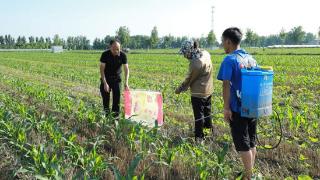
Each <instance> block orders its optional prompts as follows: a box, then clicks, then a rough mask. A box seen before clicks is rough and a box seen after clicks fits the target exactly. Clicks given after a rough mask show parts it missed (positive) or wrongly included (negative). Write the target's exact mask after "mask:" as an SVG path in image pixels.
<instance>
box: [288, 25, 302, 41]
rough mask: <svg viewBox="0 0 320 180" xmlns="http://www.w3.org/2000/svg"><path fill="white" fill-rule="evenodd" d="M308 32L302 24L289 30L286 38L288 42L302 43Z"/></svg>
mask: <svg viewBox="0 0 320 180" xmlns="http://www.w3.org/2000/svg"><path fill="white" fill-rule="evenodd" d="M305 34H306V32H304V31H303V29H302V26H298V27H294V28H292V29H291V31H290V32H288V36H287V38H286V43H287V44H302V43H303V41H304V37H305Z"/></svg>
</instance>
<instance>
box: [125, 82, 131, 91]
mask: <svg viewBox="0 0 320 180" xmlns="http://www.w3.org/2000/svg"><path fill="white" fill-rule="evenodd" d="M124 90H125V91H130V88H129V85H128V84H127V83H126V84H125V85H124Z"/></svg>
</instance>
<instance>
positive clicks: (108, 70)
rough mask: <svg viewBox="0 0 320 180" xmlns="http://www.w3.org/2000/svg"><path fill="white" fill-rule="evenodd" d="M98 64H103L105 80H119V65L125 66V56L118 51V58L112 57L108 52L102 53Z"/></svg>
mask: <svg viewBox="0 0 320 180" xmlns="http://www.w3.org/2000/svg"><path fill="white" fill-rule="evenodd" d="M100 62H102V63H105V64H106V67H105V71H104V74H105V76H106V78H109V77H112V78H119V79H120V77H121V72H122V71H121V65H123V64H127V63H128V62H127V55H126V54H125V53H124V52H122V51H120V55H119V56H113V55H112V53H111V51H110V50H107V51H104V52H103V53H102V55H101V58H100Z"/></svg>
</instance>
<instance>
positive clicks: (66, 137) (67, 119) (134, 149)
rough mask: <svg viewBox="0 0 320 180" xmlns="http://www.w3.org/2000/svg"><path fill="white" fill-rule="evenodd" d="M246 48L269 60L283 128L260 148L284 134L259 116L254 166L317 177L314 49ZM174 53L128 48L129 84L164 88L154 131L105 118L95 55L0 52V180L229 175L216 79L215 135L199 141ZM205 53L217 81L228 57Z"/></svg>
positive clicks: (318, 64) (319, 133)
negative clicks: (177, 90)
mask: <svg viewBox="0 0 320 180" xmlns="http://www.w3.org/2000/svg"><path fill="white" fill-rule="evenodd" d="M249 51H250V52H253V53H254V54H255V56H254V57H255V58H256V60H257V61H258V63H259V64H261V65H268V66H273V69H274V72H275V76H274V89H273V90H274V93H273V109H274V110H275V111H277V112H278V113H279V117H280V120H281V124H282V130H283V134H282V142H281V144H280V145H279V147H277V148H275V149H266V148H267V147H269V146H270V144H268V143H271V142H272V140H273V141H277V140H279V139H280V134H279V133H277V132H276V129H275V128H274V127H275V126H274V125H275V124H276V122H275V121H274V119H273V118H270V119H261V120H260V122H259V124H260V125H259V127H258V131H259V134H258V136H259V138H260V139H261V141H262V144H263V145H260V146H259V147H258V154H257V161H256V163H257V164H256V166H255V167H256V169H255V172H257V173H259V174H261V176H263V178H264V179H284V178H288V179H298V177H299V179H317V178H318V179H319V178H320V158H319V157H320V120H319V119H320V76H319V73H320V50H319V49H311V50H308V49H299V50H292V49H287V50H286V49H281V50H277V49H275V50H272V49H266V50H262V49H258V50H256V49H250V50H249ZM175 52H176V51H175V50H155V51H153V50H150V51H142V50H140V51H133V52H131V53H129V54H128V62H129V67H130V79H129V86H130V88H131V89H150V90H158V91H161V92H162V93H163V96H164V114H165V124H164V125H163V126H162V127H160V128H153V129H148V128H146V127H143V126H141V125H140V124H135V123H133V122H130V121H129V120H125V119H121V120H120V121H119V124H117V125H115V124H114V122H113V120H112V119H110V118H108V117H104V115H103V112H102V111H101V110H102V102H101V98H100V94H99V89H98V87H99V58H100V55H101V52H98V51H74V52H73V51H69V52H64V53H60V54H53V53H49V52H0V159H1V162H0V179H3V178H2V177H6V178H7V179H14V178H20V179H35V178H38V179H114V178H116V179H223V178H226V179H232V178H233V177H235V175H236V174H237V172H239V171H241V170H242V169H241V167H242V165H241V162H240V160H239V159H238V155H237V152H236V151H235V149H234V147H233V143H232V139H231V136H230V132H229V127H228V125H227V124H226V123H225V122H224V121H223V113H222V111H223V100H222V96H221V95H222V87H221V86H222V84H221V82H219V81H218V80H215V81H214V94H213V106H212V108H213V109H212V110H213V112H214V116H213V123H214V133H213V134H211V132H210V133H209V135H208V136H209V137H208V138H207V139H206V141H205V143H204V144H195V143H194V142H193V128H194V127H193V125H194V122H193V115H192V109H191V103H190V94H189V93H185V94H181V95H175V94H174V90H175V87H177V86H178V85H179V84H180V82H181V81H182V80H183V79H184V76H185V74H186V73H187V66H188V61H187V60H185V59H184V58H183V57H182V56H180V55H178V54H175ZM211 53H213V54H212V62H213V65H214V76H215V77H216V75H217V72H218V70H219V67H220V63H221V62H222V60H223V57H224V55H223V51H222V50H214V51H211ZM215 79H216V78H215ZM268 130H269V131H268ZM273 130H274V131H273ZM270 139H271V140H270ZM269 140H270V141H269Z"/></svg>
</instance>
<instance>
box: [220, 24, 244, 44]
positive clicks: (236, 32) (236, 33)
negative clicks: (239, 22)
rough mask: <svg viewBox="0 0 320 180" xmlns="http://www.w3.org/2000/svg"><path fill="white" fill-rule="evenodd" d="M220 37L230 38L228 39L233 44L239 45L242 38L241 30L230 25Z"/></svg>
mask: <svg viewBox="0 0 320 180" xmlns="http://www.w3.org/2000/svg"><path fill="white" fill-rule="evenodd" d="M222 37H223V38H224V39H230V41H231V42H232V43H233V44H235V45H239V44H240V42H241V39H242V32H241V30H240V29H239V28H237V27H230V28H228V29H226V30H224V32H223V33H222Z"/></svg>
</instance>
